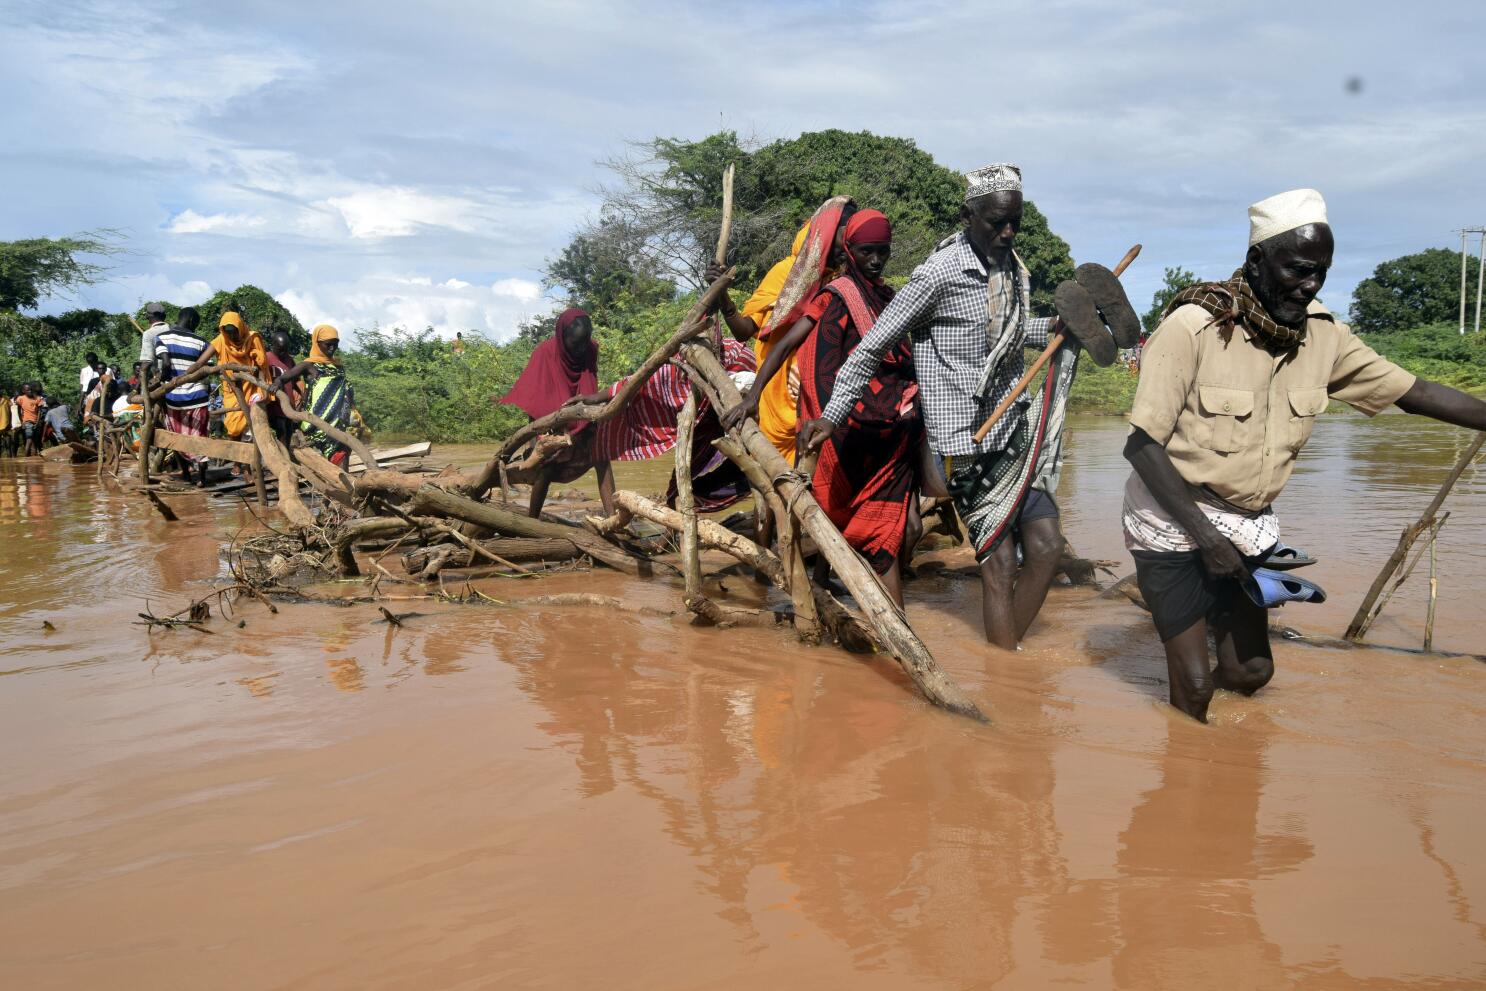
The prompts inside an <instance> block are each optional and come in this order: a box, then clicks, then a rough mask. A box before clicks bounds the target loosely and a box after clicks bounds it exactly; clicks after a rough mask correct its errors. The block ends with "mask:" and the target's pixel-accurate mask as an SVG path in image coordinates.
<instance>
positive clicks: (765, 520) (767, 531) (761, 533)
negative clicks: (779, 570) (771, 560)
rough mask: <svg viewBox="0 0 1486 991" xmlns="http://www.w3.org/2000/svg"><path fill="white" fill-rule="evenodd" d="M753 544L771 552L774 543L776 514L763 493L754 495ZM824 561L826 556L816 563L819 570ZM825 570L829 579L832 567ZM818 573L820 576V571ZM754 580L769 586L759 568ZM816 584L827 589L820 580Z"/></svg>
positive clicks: (755, 572) (767, 579) (767, 578)
mask: <svg viewBox="0 0 1486 991" xmlns="http://www.w3.org/2000/svg"><path fill="white" fill-rule="evenodd" d="M753 542H754V543H755V544H758V545H759V546H760V547H762V548H763V549H764V550H769V549H770V548H769V545H770V544H772V543H773V542H774V514H773V513H771V512H769V504H768V502H766V501H765V499H764V496H763V493H761V492H757V491H756V492H754V493H753ZM824 559H825V556H824V555H821V559H820V561H817V562H816V568H817V569H819V568H820V567H821V563H820V562H821V561H823V560H824ZM825 568H826V576H827V577H829V576H830V566H829V565H826V566H825ZM816 573H817V575H819V573H820V572H819V570H817V572H816ZM753 580H754V581H756V582H758V583H759V584H760V585H768V584H769V576H768V575H767V574H765V573H764V572H763V571H760V570H758V569H757V568H755V569H754V572H753ZM816 583H817V584H818V585H820V586H821V587H822V588H824V587H825V582H824V581H823V580H821V579H820V578H817V579H816Z"/></svg>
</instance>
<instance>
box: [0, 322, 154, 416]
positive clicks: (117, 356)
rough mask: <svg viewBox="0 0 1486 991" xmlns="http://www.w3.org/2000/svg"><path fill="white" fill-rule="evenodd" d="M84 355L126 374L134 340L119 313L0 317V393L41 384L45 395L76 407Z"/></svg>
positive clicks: (135, 348)
mask: <svg viewBox="0 0 1486 991" xmlns="http://www.w3.org/2000/svg"><path fill="white" fill-rule="evenodd" d="M89 351H92V352H95V353H96V354H98V356H99V357H100V358H102V359H103V361H104V362H105V363H107V364H111V365H118V366H119V367H120V368H122V369H125V370H127V369H129V368H130V366H131V365H132V364H133V363H134V360H135V358H136V357H137V356H138V354H139V334H138V333H137V332H136V331H135V330H134V328H133V327H132V326H131V325H130V324H129V318H128V317H126V316H125V315H124V314H122V313H105V312H103V311H102V310H73V311H70V312H68V313H63V314H61V315H59V316H50V317H42V318H35V317H28V316H24V315H22V314H19V313H14V312H4V311H0V386H3V387H4V388H5V389H8V390H13V389H16V388H18V387H19V386H20V384H21V383H22V382H40V383H41V385H42V388H43V389H44V390H45V391H46V393H47V395H49V396H52V397H54V398H57V399H59V400H61V401H62V402H66V403H75V402H76V401H77V373H78V370H79V369H80V368H82V366H83V356H84V355H86V354H87V353H88V352H89ZM12 394H13V393H12Z"/></svg>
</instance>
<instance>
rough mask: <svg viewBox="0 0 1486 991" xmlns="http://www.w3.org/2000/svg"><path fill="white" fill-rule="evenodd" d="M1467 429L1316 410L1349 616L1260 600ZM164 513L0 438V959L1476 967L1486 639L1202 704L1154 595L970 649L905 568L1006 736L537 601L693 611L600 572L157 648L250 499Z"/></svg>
mask: <svg viewBox="0 0 1486 991" xmlns="http://www.w3.org/2000/svg"><path fill="white" fill-rule="evenodd" d="M1123 435H1124V428H1123V424H1122V423H1121V422H1120V421H1117V420H1113V419H1099V418H1076V419H1075V421H1074V426H1073V432H1072V436H1071V440H1070V444H1069V454H1068V464H1067V468H1066V469H1065V473H1064V478H1063V487H1062V491H1061V493H1060V496H1061V502H1062V504H1063V506H1064V510H1065V523H1066V529H1067V532H1068V535H1069V538H1070V540H1071V541H1072V542H1073V543H1074V545H1075V546H1076V547H1077V548H1078V550H1079V551H1080V553H1082V554H1084V555H1086V556H1092V557H1105V558H1111V559H1118V560H1121V561H1124V562H1128V558H1127V557H1126V555H1125V554H1124V551H1123V549H1122V545H1121V540H1120V536H1119V531H1118V514H1119V500H1120V492H1121V487H1122V484H1123V481H1124V477H1125V473H1126V468H1125V467H1124V462H1123V461H1122V460H1121V458H1120V454H1119V452H1120V447H1121V444H1122V442H1123ZM1467 441H1468V437H1467V436H1466V435H1465V433H1464V432H1463V431H1457V430H1452V429H1449V428H1444V427H1439V426H1434V425H1430V424H1427V423H1422V422H1417V421H1414V420H1412V419H1411V418H1406V417H1403V416H1384V417H1380V418H1378V419H1376V420H1373V421H1365V420H1362V419H1361V418H1357V417H1351V416H1334V417H1327V418H1324V422H1322V423H1321V424H1320V425H1319V426H1318V427H1317V429H1316V432H1315V435H1314V437H1313V439H1312V441H1311V444H1310V449H1309V451H1308V452H1307V453H1306V455H1305V456H1304V457H1303V458H1302V461H1301V465H1300V468H1299V469H1298V471H1297V472H1296V475H1295V480H1294V482H1293V483H1292V484H1291V486H1290V487H1289V489H1288V490H1287V491H1286V493H1285V495H1284V497H1283V501H1282V502H1281V504H1280V505H1279V506H1278V510H1279V512H1280V513H1281V517H1282V520H1283V526H1284V529H1285V537H1286V540H1287V542H1289V543H1291V544H1294V545H1296V546H1300V547H1303V548H1305V549H1307V550H1309V551H1310V552H1311V553H1312V554H1314V555H1316V556H1318V557H1319V558H1321V563H1319V564H1318V565H1316V566H1315V567H1313V568H1311V569H1309V571H1308V574H1309V576H1310V577H1313V578H1315V579H1316V580H1318V581H1319V582H1320V583H1321V584H1323V585H1324V586H1326V588H1327V590H1328V591H1329V592H1330V594H1331V600H1330V601H1329V602H1328V603H1326V604H1324V605H1321V606H1292V607H1290V608H1288V609H1287V610H1285V612H1284V613H1283V614H1282V615H1283V618H1284V619H1285V621H1286V622H1288V623H1290V624H1292V625H1295V626H1298V627H1301V628H1303V629H1305V630H1307V631H1310V632H1318V633H1329V634H1339V633H1340V632H1341V630H1342V628H1343V627H1344V626H1345V625H1346V621H1347V619H1348V618H1349V617H1350V614H1351V611H1352V610H1353V609H1354V608H1355V607H1356V604H1357V600H1358V599H1359V597H1360V596H1361V594H1362V592H1363V590H1364V589H1365V587H1366V585H1367V583H1368V582H1369V581H1370V580H1371V578H1372V576H1373V574H1374V573H1375V572H1376V570H1377V568H1378V566H1379V565H1380V564H1381V563H1382V561H1383V560H1384V559H1385V558H1386V557H1387V555H1388V553H1389V552H1390V551H1391V549H1392V547H1393V544H1394V542H1395V540H1396V538H1397V534H1398V531H1399V530H1400V529H1401V528H1402V527H1403V526H1404V525H1405V524H1407V523H1408V522H1411V521H1412V520H1413V519H1414V518H1415V517H1417V515H1418V513H1419V512H1420V510H1421V509H1422V508H1423V506H1424V505H1425V504H1426V503H1427V502H1428V500H1429V497H1430V495H1431V494H1432V492H1433V490H1434V488H1435V487H1436V486H1437V485H1438V484H1439V481H1440V480H1441V478H1442V477H1443V475H1444V474H1445V472H1446V471H1447V470H1448V466H1449V464H1450V463H1451V462H1452V461H1453V460H1454V458H1455V456H1456V455H1457V453H1458V452H1459V450H1460V448H1461V446H1462V445H1463V444H1465V443H1466V442H1467ZM436 453H440V454H444V455H445V456H446V457H450V456H452V457H455V458H459V457H461V456H463V457H470V456H472V455H471V452H467V451H466V452H461V451H453V452H436ZM661 479H662V474H661V472H660V470H659V469H658V468H657V467H655V466H639V467H636V466H625V467H624V468H622V469H621V471H620V484H621V485H628V486H631V487H636V488H639V489H641V490H642V491H653V490H655V489H658V488H660V487H661V485H662V482H661ZM172 504H173V505H174V506H175V507H176V510H177V512H178V513H179V514H180V516H181V521H180V522H178V523H166V522H164V521H163V520H162V519H160V517H159V516H158V515H157V514H155V513H154V512H153V511H152V510H150V509H149V507H148V505H147V504H146V503H144V502H142V501H141V500H139V498H138V497H137V496H127V495H125V494H123V493H121V492H119V491H116V490H114V491H110V490H106V489H101V488H99V487H98V486H97V485H96V484H95V482H94V480H93V475H92V471H91V469H79V468H73V467H70V466H65V465H53V464H42V463H40V462H0V751H3V753H4V763H3V768H4V771H3V775H0V987H5V988H18V989H19V988H26V989H43V988H97V987H127V988H150V989H154V988H191V989H196V988H486V987H490V988H496V987H499V988H562V989H566V988H588V987H604V988H626V989H627V988H637V989H640V988H643V989H647V991H656V989H680V988H757V987H789V988H795V987H798V988H837V987H851V988H854V989H875V988H909V987H924V988H931V987H932V988H940V987H946V988H981V987H996V988H1045V987H1049V986H1054V985H1059V986H1074V987H1090V988H1139V989H1150V988H1183V989H1189V988H1215V987H1224V988H1226V987H1234V988H1283V987H1302V988H1337V989H1341V988H1349V989H1350V988H1372V989H1392V988H1405V987H1428V988H1460V989H1467V988H1469V989H1479V988H1481V987H1483V986H1486V844H1483V840H1482V836H1483V827H1482V823H1483V822H1486V664H1483V663H1481V662H1479V661H1477V660H1473V659H1469V658H1460V659H1448V658H1439V657H1429V658H1426V657H1420V656H1415V655H1409V654H1403V653H1398V652H1392V651H1385V650H1375V649H1369V650H1358V651H1346V652H1343V651H1332V650H1321V649H1316V648H1309V647H1300V646H1296V645H1292V644H1282V645H1280V646H1279V647H1278V649H1277V666H1278V674H1277V676H1276V678H1275V680H1274V682H1273V684H1272V685H1271V686H1270V687H1269V688H1267V689H1265V690H1264V691H1263V692H1261V693H1260V694H1259V695H1258V696H1257V697H1255V698H1252V699H1244V698H1238V697H1234V696H1230V695H1227V694H1225V693H1219V697H1218V699H1217V700H1216V701H1215V702H1214V705H1213V709H1212V720H1213V722H1212V724H1211V725H1209V726H1201V725H1198V724H1197V723H1195V722H1192V721H1190V720H1188V719H1186V718H1184V717H1179V716H1176V715H1175V714H1174V713H1173V712H1172V711H1170V710H1169V709H1168V708H1167V707H1166V706H1165V704H1164V698H1165V693H1166V686H1165V672H1164V664H1163V663H1162V661H1161V659H1160V658H1161V652H1160V648H1159V645H1158V644H1157V643H1156V640H1155V637H1154V634H1153V633H1152V631H1151V629H1150V626H1149V621H1148V619H1147V618H1146V617H1145V615H1144V614H1143V613H1141V612H1140V611H1138V610H1137V609H1136V608H1135V607H1133V606H1131V605H1129V604H1127V603H1124V602H1123V601H1119V602H1116V601H1111V600H1101V599H1097V598H1094V597H1092V596H1091V595H1090V593H1089V592H1087V591H1084V590H1072V589H1058V590H1055V591H1054V593H1053V596H1052V599H1051V601H1050V604H1049V607H1048V609H1047V610H1046V611H1045V613H1044V615H1043V618H1042V620H1041V621H1040V622H1039V624H1038V625H1037V626H1035V627H1034V629H1033V631H1032V634H1031V636H1030V638H1029V642H1028V644H1027V645H1026V647H1025V649H1024V650H1022V651H1021V652H1019V653H1017V654H1015V655H1007V654H999V653H993V652H991V651H989V650H988V649H987V648H986V647H985V646H984V644H983V642H982V641H981V635H980V619H979V605H978V586H977V585H976V584H975V583H974V582H972V581H966V580H963V579H959V578H955V577H953V576H950V575H947V574H945V573H943V572H940V571H935V570H934V569H933V568H932V567H924V568H923V575H922V576H921V577H920V578H919V579H918V580H916V581H912V582H910V583H909V584H908V585H907V596H908V600H909V609H908V611H909V618H910V620H911V621H912V623H913V625H914V627H915V628H916V629H917V630H918V631H919V632H920V634H921V635H922V636H923V638H924V640H925V641H926V642H927V643H928V645H929V646H930V648H931V649H932V650H933V651H934V653H935V655H936V657H937V658H938V659H939V662H940V663H941V665H942V666H943V667H945V668H946V669H947V670H948V671H949V672H950V674H951V675H952V676H953V677H954V678H956V679H957V680H958V681H959V682H960V683H961V685H963V686H964V687H965V688H966V689H967V690H968V691H969V692H970V693H971V694H972V695H973V696H974V697H975V698H977V699H978V700H979V701H980V702H981V704H982V706H983V708H985V710H986V711H987V713H988V714H989V715H990V716H991V718H992V720H993V725H991V726H988V727H986V726H979V725H976V724H973V723H970V722H969V721H967V720H964V719H960V718H956V717H952V716H948V715H945V714H943V713H940V712H937V711H935V710H932V709H930V708H928V707H927V706H926V705H925V704H923V703H922V702H920V701H919V700H918V699H917V698H916V697H915V696H914V695H913V694H912V692H911V691H910V690H909V689H908V687H907V685H906V682H905V680H904V679H903V678H902V677H901V675H900V674H898V672H897V671H896V669H895V668H894V667H893V666H892V665H891V664H889V663H886V662H883V661H880V660H867V661H864V660H862V659H860V658H856V657H852V656H849V655H846V654H844V653H841V652H839V651H837V650H834V649H828V648H821V649H806V648H802V647H800V646H798V645H796V644H795V643H794V642H793V641H792V639H791V637H790V636H789V634H788V633H787V632H784V631H775V630H729V631H718V630H708V629H695V628H692V627H690V626H688V625H687V624H686V623H685V622H684V620H683V619H682V618H680V617H674V618H673V617H669V616H666V615H655V614H648V613H641V612H619V611H611V610H599V609H593V608H581V607H580V608H552V607H548V608H546V609H538V608H530V607H525V608H523V607H521V606H520V605H519V600H520V599H522V598H523V597H525V596H529V595H534V594H545V593H552V592H562V591H599V592H604V593H606V594H612V595H619V596H623V597H625V598H626V599H627V600H629V601H630V603H631V604H634V605H649V606H654V607H656V609H657V610H661V611H667V610H674V609H676V608H677V607H678V599H679V596H678V595H677V590H676V589H675V588H674V587H672V586H670V585H667V584H665V583H648V584H647V583H644V582H640V581H636V580H630V579H627V578H624V577H622V576H618V575H615V574H614V573H612V572H604V571H596V572H591V573H576V574H569V575H563V576H557V577H550V578H543V579H540V580H536V581H513V580H500V579H493V580H489V581H486V582H483V583H480V585H479V587H480V588H481V589H482V590H484V591H485V592H487V593H488V594H489V595H491V596H492V597H494V598H496V599H499V600H502V601H503V602H506V603H508V605H507V606H504V607H502V606H495V605H489V604H487V605H483V606H478V607H477V606H458V605H452V604H449V605H445V604H438V603H432V602H428V601H422V602H409V603H405V604H403V606H402V607H399V609H398V611H404V610H403V607H405V608H406V609H409V610H416V611H417V612H419V613H421V614H422V615H419V616H416V617H413V618H410V619H408V620H407V622H406V625H405V626H404V627H403V628H400V629H393V628H390V627H388V626H387V625H386V624H385V623H380V622H377V620H378V618H379V617H378V613H377V611H376V607H375V606H373V605H371V604H359V605H351V606H347V607H344V608H334V607H330V606H319V605H300V606H282V607H281V608H280V612H279V613H278V615H271V614H269V613H268V612H267V610H266V609H265V608H264V607H263V606H261V605H258V604H250V603H244V604H242V606H241V608H240V610H238V611H237V612H235V613H234V614H233V616H232V618H231V619H230V620H224V619H222V618H220V617H217V616H214V618H213V619H212V621H211V623H210V628H211V629H212V631H213V632H212V633H211V634H202V633H197V632H192V631H188V630H179V631H174V632H171V631H161V630H156V631H153V632H151V631H147V630H146V629H144V628H143V627H141V626H138V625H132V624H133V621H134V620H135V618H136V615H135V614H136V613H138V612H139V611H141V610H142V609H144V608H145V607H146V606H147V605H148V606H149V607H150V608H152V609H154V610H155V611H156V612H160V613H165V612H173V611H175V610H176V609H179V608H181V607H182V606H184V605H185V604H186V603H187V602H188V601H189V599H190V598H191V597H192V596H195V595H200V594H202V593H203V592H204V591H205V590H206V589H208V588H210V587H212V585H213V583H214V581H215V580H216V579H217V578H218V576H219V571H220V568H221V565H220V563H219V551H220V549H221V546H222V541H223V540H224V539H225V538H226V537H228V536H230V535H231V534H232V533H233V532H234V531H236V530H237V529H239V528H242V527H248V526H252V525H253V518H252V516H251V515H250V514H249V513H247V512H246V510H245V509H244V508H242V507H241V505H240V504H239V503H237V502H234V501H229V500H225V499H211V498H208V497H206V496H204V495H200V494H190V495H184V496H177V497H173V498H172ZM1447 508H1450V509H1452V510H1453V511H1454V514H1455V515H1454V516H1453V517H1452V519H1451V521H1450V523H1449V524H1448V525H1447V526H1446V527H1445V530H1444V540H1443V543H1442V549H1441V553H1440V574H1441V577H1442V591H1441V597H1440V606H1439V617H1438V620H1437V627H1436V644H1437V646H1440V647H1442V648H1445V649H1452V650H1462V651H1474V652H1486V629H1483V624H1482V623H1481V620H1480V611H1481V607H1480V604H1479V603H1480V595H1479V589H1480V587H1481V585H1482V580H1483V577H1486V527H1483V523H1486V479H1483V478H1482V477H1480V476H1479V474H1478V473H1476V472H1471V473H1468V474H1467V475H1466V476H1465V478H1464V479H1463V480H1462V482H1461V485H1460V486H1459V488H1458V490H1457V493H1456V495H1455V496H1454V497H1453V498H1452V500H1451V502H1450V503H1449V504H1447ZM389 560H391V559H389ZM947 560H948V563H950V564H962V563H964V557H963V552H954V553H950V554H949V555H948V556H947ZM921 563H922V560H921ZM1121 573H1123V572H1121ZM728 581H729V583H732V582H741V581H742V579H729V580H728ZM1414 583H1415V587H1413V588H1406V591H1405V593H1403V594H1401V595H1400V596H1399V597H1398V598H1397V599H1396V600H1395V602H1394V603H1393V605H1392V606H1390V609H1389V611H1388V612H1387V613H1385V615H1384V618H1383V620H1382V621H1381V622H1380V623H1379V624H1378V625H1377V627H1376V628H1375V632H1374V633H1373V634H1372V638H1373V639H1374V640H1376V641H1377V642H1380V643H1387V644H1397V645H1406V646H1417V645H1418V643H1419V639H1420V635H1421V631H1422V626H1423V615H1424V602H1423V595H1422V588H1423V584H1424V583H1423V582H1422V581H1421V580H1420V577H1419V576H1416V577H1415V579H1414ZM239 623H242V624H245V625H241V626H239ZM44 624H50V625H51V627H52V628H53V629H51V630H48V629H47V628H46V627H45V626H44Z"/></svg>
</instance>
